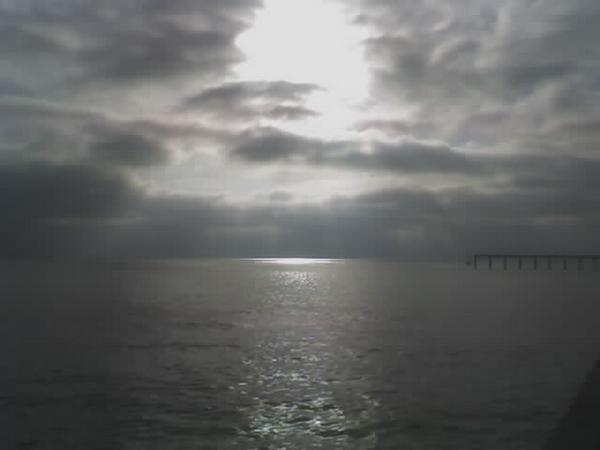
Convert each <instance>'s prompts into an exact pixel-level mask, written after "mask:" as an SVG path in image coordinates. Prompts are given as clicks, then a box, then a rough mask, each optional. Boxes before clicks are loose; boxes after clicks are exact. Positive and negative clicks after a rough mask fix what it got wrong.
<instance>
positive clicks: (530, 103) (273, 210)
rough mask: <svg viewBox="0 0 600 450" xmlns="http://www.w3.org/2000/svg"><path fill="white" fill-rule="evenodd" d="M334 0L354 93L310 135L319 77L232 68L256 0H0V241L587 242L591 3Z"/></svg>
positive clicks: (176, 251) (590, 232)
mask: <svg viewBox="0 0 600 450" xmlns="http://www.w3.org/2000/svg"><path fill="white" fill-rule="evenodd" d="M343 3H344V6H345V7H346V9H347V10H348V11H350V10H352V11H354V12H355V14H356V15H355V18H356V22H357V23H358V24H360V26H362V27H364V29H365V33H366V35H367V36H368V37H367V38H366V40H365V41H364V54H365V57H366V61H367V64H368V65H369V70H370V74H371V91H370V98H369V99H368V101H366V102H365V103H364V104H361V105H360V107H356V108H351V107H349V108H350V110H351V111H350V113H352V114H354V117H355V119H356V120H355V122H356V126H355V127H354V128H353V129H351V130H341V132H339V131H340V130H337V129H335V130H334V128H336V127H335V126H334V125H335V124H334V125H332V126H331V127H329V122H326V123H327V125H326V126H324V127H322V128H324V129H325V131H324V132H323V130H320V129H318V127H315V129H314V130H313V129H312V128H311V129H309V130H308V131H310V132H311V134H309V133H308V132H301V131H299V130H304V131H306V130H307V128H309V127H306V126H304V127H303V126H302V125H306V124H302V123H301V121H302V120H305V119H309V118H310V119H311V122H310V123H312V120H315V121H318V120H319V119H320V117H321V118H323V120H324V121H327V120H329V119H331V117H326V116H327V111H325V110H324V111H319V110H313V109H311V108H313V107H315V108H316V106H315V105H313V103H314V102H311V101H310V100H311V96H313V94H315V93H318V92H319V90H320V88H319V87H318V86H316V85H314V84H311V83H293V82H290V81H287V80H280V81H261V80H253V81H251V80H238V79H236V78H235V76H234V68H235V65H236V64H237V63H239V62H240V61H242V59H243V57H244V56H243V55H242V54H241V53H240V50H239V49H238V48H237V46H236V43H235V42H236V38H237V37H238V35H239V34H240V33H241V32H242V31H243V30H245V29H246V28H247V27H248V26H250V24H251V23H252V19H253V14H254V12H255V10H256V8H258V7H259V6H260V2H259V1H258V0H169V1H167V0H123V1H119V2H115V1H104V0H101V1H97V0H93V1H92V0H78V1H64V2H63V1H54V2H36V1H28V2H4V3H3V4H2V5H0V28H2V30H3V31H4V33H3V34H4V35H6V39H4V40H2V41H1V42H0V53H1V54H2V58H0V211H2V214H3V217H4V218H5V219H4V220H3V221H2V224H0V255H1V256H35V255H46V256H56V255H96V256H98V255H117V256H123V255H133V256H173V257H178V256H257V255H259V256H300V255H306V256H393V257H413V258H414V257H419V258H421V257H423V258H424V257H428V258H434V257H462V256H463V255H464V254H465V253H468V252H469V251H478V250H481V251H483V250H490V251H516V250H519V251H527V250H531V251H536V250H538V251H546V250H547V249H553V251H557V252H558V251H562V250H565V251H585V250H586V249H593V248H595V247H596V246H598V248H600V241H599V238H598V236H597V233H595V230H596V229H597V228H598V224H599V223H600V216H599V213H598V212H597V211H598V208H597V205H598V202H599V201H600V198H599V194H598V192H600V185H599V181H598V180H600V162H599V161H600V157H599V156H598V148H600V147H599V146H600V133H599V132H598V129H599V127H598V125H599V124H600V101H599V95H600V94H599V92H600V82H599V80H600V70H599V67H598V64H597V61H599V60H600V53H599V50H598V48H599V47H598V46H597V45H596V43H597V42H598V40H599V39H598V38H599V37H600V34H599V31H598V30H599V29H598V27H597V23H598V21H599V19H600V6H599V3H598V2H597V1H593V0H575V1H571V2H564V1H558V0H543V1H539V2H519V1H515V0H498V1H496V0H465V1H462V2H458V3H457V2H455V1H450V0H427V1H419V2H398V1H396V0H368V1H367V0H347V1H344V2H343ZM321 93H323V94H326V93H325V92H321ZM320 114H323V116H319V115H320ZM334 119H336V118H334ZM333 122H336V120H333ZM267 125H270V126H267ZM292 130H294V131H292ZM313 131H314V133H313ZM328 132H329V133H330V135H329V136H328V137H327V136H325V134H327V133H328ZM317 133H321V134H319V135H317ZM175 156H177V157H175ZM158 168H160V170H157V169H158ZM317 169H323V170H317ZM159 172H160V173H159ZM172 174H176V175H172ZM289 178H293V180H294V182H293V183H292V182H290V183H287V184H283V183H284V181H285V182H287V181H289V180H288V179H289ZM137 180H143V184H142V183H141V182H140V183H139V184H138V182H137ZM273 180H277V181H273ZM282 180H283V181H282ZM298 180H299V181H298ZM365 180H368V181H366V182H365ZM184 181H185V183H184ZM336 183H337V184H336ZM184 184H185V188H182V185H184ZM313 184H314V185H319V186H321V185H323V186H326V187H325V188H324V190H325V191H327V193H326V194H323V195H322V196H320V197H319V200H318V201H314V202H310V203H309V202H306V203H302V202H303V201H305V199H307V198H310V195H313V193H314V190H311V185H313ZM332 185H333V186H336V187H335V188H332V187H331V186H332ZM337 186H344V187H342V188H338V187H337ZM347 186H351V187H352V192H353V193H352V194H351V195H350V194H347V195H343V194H344V193H345V192H346V190H345V187H347ZM319 189H320V187H319ZM336 189H337V190H336ZM240 193H241V194H240ZM256 199H258V200H256Z"/></svg>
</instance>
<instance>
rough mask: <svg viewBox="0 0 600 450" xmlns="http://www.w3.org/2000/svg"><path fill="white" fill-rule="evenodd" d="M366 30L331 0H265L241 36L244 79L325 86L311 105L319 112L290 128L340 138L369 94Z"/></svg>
mask: <svg viewBox="0 0 600 450" xmlns="http://www.w3.org/2000/svg"><path fill="white" fill-rule="evenodd" d="M365 37H366V35H365V32H364V30H362V29H361V28H360V27H358V26H356V25H352V24H351V23H350V17H349V16H348V15H347V14H345V12H344V11H343V10H342V8H341V6H340V5H338V4H337V3H335V2H333V1H331V0H301V1H300V0H265V2H264V6H263V8H262V9H260V10H259V11H257V13H256V17H255V22H254V25H253V26H252V27H251V28H250V29H248V31H246V32H245V33H242V35H240V36H239V38H238V40H237V45H238V47H239V48H240V49H241V50H242V52H243V53H244V54H245V56H246V61H244V62H243V63H242V64H240V65H239V66H238V68H237V74H238V77H239V79H240V80H266V81H277V80H285V81H290V82H297V83H314V84H317V85H319V86H321V87H322V88H323V89H322V90H321V91H317V92H315V93H314V94H312V95H311V96H310V98H309V99H308V102H307V106H308V107H309V108H312V109H314V110H316V111H317V112H318V113H320V116H318V117H315V118H311V119H307V120H303V121H301V122H298V123H294V124H290V125H288V126H286V128H287V129H289V130H290V131H295V132H298V133H307V134H312V135H317V136H320V137H327V138H329V137H340V136H343V135H344V134H345V133H346V132H347V131H348V130H349V129H350V128H351V124H352V123H353V122H354V121H355V120H356V118H357V111H358V110H359V108H360V106H361V103H362V102H365V101H366V99H367V96H368V87H369V70H368V67H367V64H366V62H365V61H364V59H363V49H362V47H361V42H362V41H363V40H364V38H365Z"/></svg>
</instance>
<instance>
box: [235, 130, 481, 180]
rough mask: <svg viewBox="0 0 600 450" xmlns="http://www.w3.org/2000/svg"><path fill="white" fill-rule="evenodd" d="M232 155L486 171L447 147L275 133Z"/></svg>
mask: <svg viewBox="0 0 600 450" xmlns="http://www.w3.org/2000/svg"><path fill="white" fill-rule="evenodd" d="M363 147H364V148H363ZM232 154H233V155H234V156H235V157H238V158H241V159H243V160H245V161H248V162H251V163H268V162H287V163H295V164H307V165H314V166H323V167H334V168H340V169H352V170H360V171H371V170H381V171H391V172H405V173H424V172H427V173H436V172H438V173H457V174H467V175H469V174H470V175H474V174H478V173H481V172H482V170H483V168H482V166H481V165H480V164H479V163H478V162H476V161H475V160H473V159H470V158H469V157H467V156H466V155H464V154H461V153H459V152H457V151H455V150H454V149H452V148H450V147H449V146H447V145H444V144H434V143H426V142H418V141H414V140H404V141H398V142H378V141H372V142H359V141H356V142H350V141H325V140H320V139H314V138H305V137H302V136H298V135H295V134H292V133H287V132H284V131H281V130H276V129H265V130H258V131H255V132H252V133H248V134H246V135H244V136H243V137H242V139H241V143H240V144H239V145H238V146H237V147H236V148H235V149H234V150H233V152H232Z"/></svg>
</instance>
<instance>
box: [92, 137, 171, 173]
mask: <svg viewBox="0 0 600 450" xmlns="http://www.w3.org/2000/svg"><path fill="white" fill-rule="evenodd" d="M91 151H92V153H93V155H94V157H95V158H97V159H98V160H99V161H103V162H108V163H114V164H117V165H123V166H132V167H143V166H154V165H162V164H166V163H167V162H168V161H169V160H170V159H171V152H170V150H169V149H168V148H167V147H166V146H164V145H163V144H162V143H160V142H158V141H154V140H152V139H149V138H147V137H145V136H143V135H141V134H135V133H116V134H113V135H111V136H104V137H102V138H100V139H98V140H97V141H96V142H94V143H93V144H92V145H91Z"/></svg>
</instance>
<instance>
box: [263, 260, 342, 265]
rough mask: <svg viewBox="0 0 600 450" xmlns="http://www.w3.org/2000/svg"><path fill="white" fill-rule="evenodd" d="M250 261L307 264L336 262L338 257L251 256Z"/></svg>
mask: <svg viewBox="0 0 600 450" xmlns="http://www.w3.org/2000/svg"><path fill="white" fill-rule="evenodd" d="M251 261H254V262H257V263H261V264H279V265H293V266H300V265H308V264H331V263H334V262H338V261H340V260H338V259H326V258H253V259H251Z"/></svg>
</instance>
